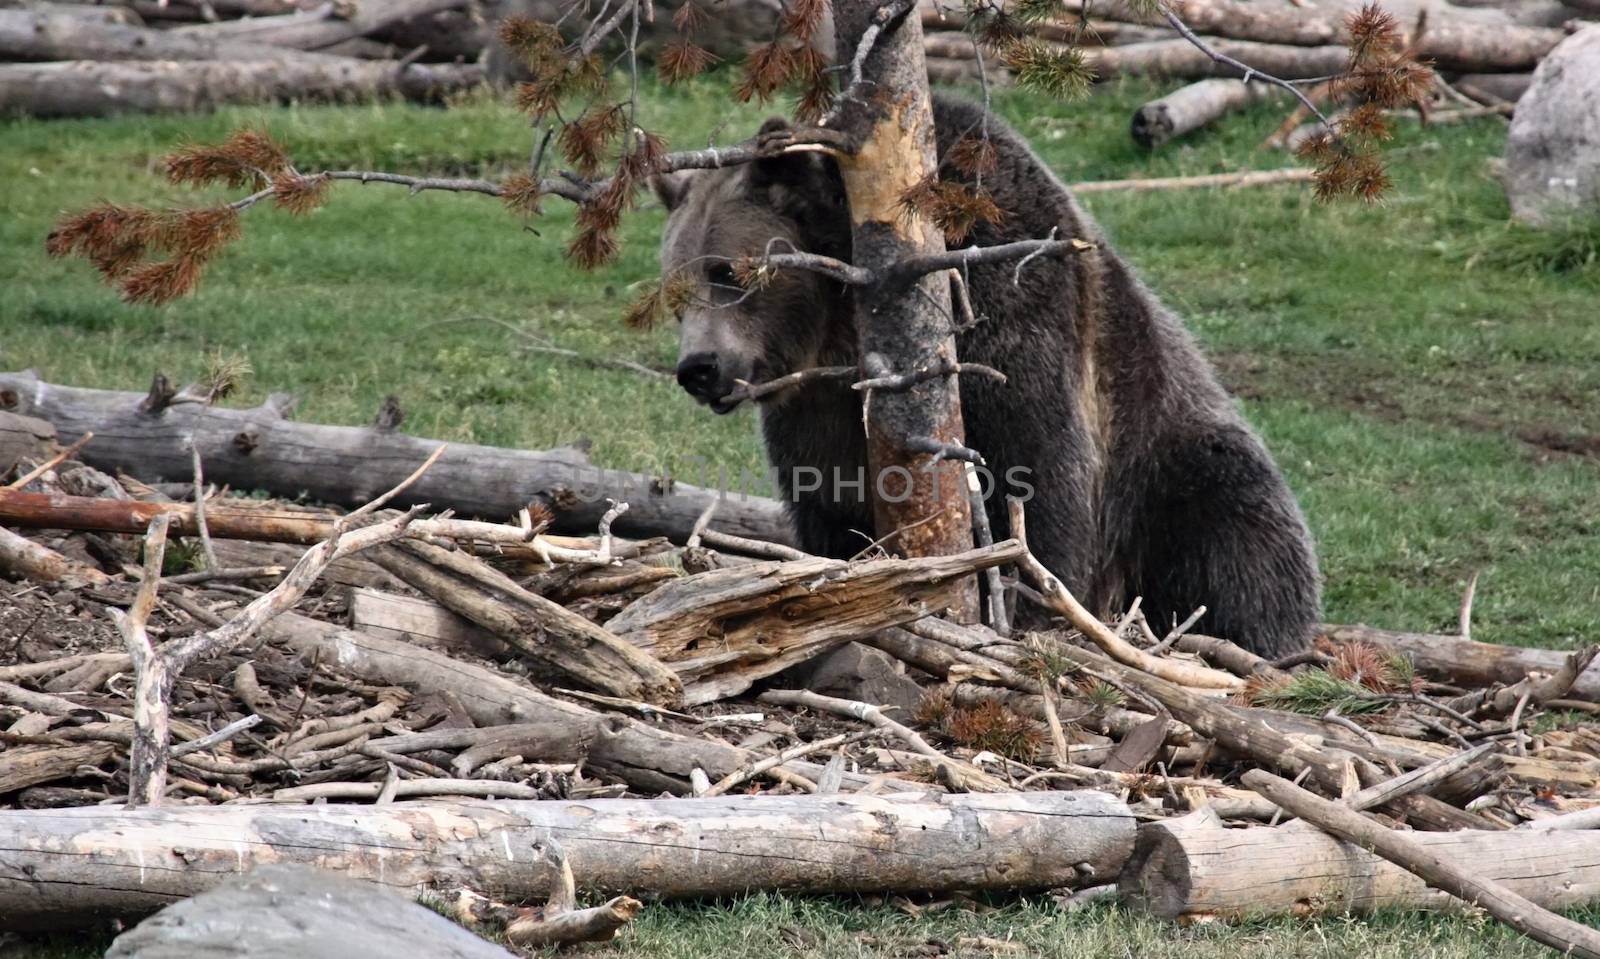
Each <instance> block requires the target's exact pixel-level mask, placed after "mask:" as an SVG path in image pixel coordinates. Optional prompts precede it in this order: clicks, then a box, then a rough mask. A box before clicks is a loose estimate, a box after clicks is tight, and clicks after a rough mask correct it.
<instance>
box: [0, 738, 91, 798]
mask: <svg viewBox="0 0 1600 959" xmlns="http://www.w3.org/2000/svg"><path fill="white" fill-rule="evenodd" d="M113 752H115V747H113V746H112V745H111V744H110V743H82V744H79V745H74V746H13V747H11V748H10V749H7V750H5V751H4V752H0V796H3V795H5V794H6V793H13V792H16V791H17V790H19V789H26V788H27V787H29V786H32V785H35V784H38V783H48V782H55V781H56V780H58V779H66V778H67V777H69V776H71V775H73V774H74V773H75V772H76V771H77V770H78V768H79V767H81V766H99V765H100V764H101V763H104V762H105V761H107V760H108V759H110V758H111V756H112V753H113Z"/></svg>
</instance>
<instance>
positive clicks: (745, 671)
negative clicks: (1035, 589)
mask: <svg viewBox="0 0 1600 959" xmlns="http://www.w3.org/2000/svg"><path fill="white" fill-rule="evenodd" d="M1022 553H1023V549H1022V546H1021V544H1020V543H1018V542H1017V541H1015V540H1006V541H1005V542H1002V543H997V544H995V545H994V546H990V547H987V548H983V549H973V550H968V551H966V552H964V553H958V554H956V555H954V556H928V557H920V558H916V559H883V560H869V561H866V562H854V563H850V562H845V561H843V560H836V559H822V558H818V557H812V558H809V559H803V560H793V561H790V562H765V563H751V564H748V565H745V566H734V567H730V568H727V569H716V570H711V571H710V572H705V573H700V574H698V575H695V576H690V577H685V578H683V579H678V580H674V581H672V582H669V583H667V584H666V585H665V586H662V587H660V588H659V589H657V590H655V591H654V592H652V593H650V594H649V595H647V596H645V597H643V598H642V599H639V600H636V601H635V602H633V603H632V604H630V605H629V606H628V607H626V608H625V609H623V611H622V612H620V613H618V614H617V615H616V616H615V617H613V618H612V619H611V620H610V621H609V622H608V623H607V624H606V626H607V628H608V629H610V630H611V631H612V632H614V633H616V634H617V635H619V636H621V637H622V638H623V639H625V640H627V641H628V642H631V643H633V644H634V645H636V646H638V647H639V648H641V649H643V650H645V651H646V652H648V653H650V654H651V655H653V656H655V657H656V658H657V659H659V660H661V661H662V662H664V663H666V664H667V665H668V666H670V667H671V668H672V669H673V670H674V671H676V672H677V673H678V675H679V676H680V677H681V678H682V679H683V681H684V701H685V702H686V703H689V704H690V705H695V704H700V703H707V702H713V701H715V700H718V699H725V698H727V697H729V696H733V695H736V694H738V693H741V692H743V691H744V690H746V689H749V688H750V686H751V685H753V684H754V683H755V682H756V681H757V680H759V679H764V678H765V677H767V676H771V675H773V674H775V673H778V672H781V671H782V670H784V669H787V668H789V667H790V666H793V665H796V664H797V663H800V662H804V661H805V660H807V659H810V658H812V657H814V656H817V655H818V654H820V653H822V652H824V651H825V650H828V649H831V648H833V647H836V646H842V645H844V644H845V643H847V642H850V641H852V640H856V639H864V638H866V637H868V636H871V635H873V634H874V633H877V632H878V631H880V630H882V629H885V628H888V627H890V626H898V625H900V624H902V623H907V622H910V621H912V620H914V619H920V618H922V617H924V616H926V615H927V614H928V612H929V611H931V610H935V609H940V608H942V607H943V605H944V604H945V603H947V602H948V601H949V596H950V595H951V590H952V589H953V588H954V587H955V586H956V584H958V583H960V582H962V581H963V580H967V579H969V578H970V577H971V576H972V574H973V573H974V572H977V571H978V570H981V569H987V568H989V567H991V566H999V565H1002V564H1004V563H1009V562H1012V561H1014V560H1016V559H1017V558H1018V557H1020V556H1021V555H1022Z"/></svg>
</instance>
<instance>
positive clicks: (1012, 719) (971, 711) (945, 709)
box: [913, 688, 1044, 762]
mask: <svg viewBox="0 0 1600 959" xmlns="http://www.w3.org/2000/svg"><path fill="white" fill-rule="evenodd" d="M913 718H914V719H915V720H916V722H917V723H918V725H921V726H923V727H925V728H927V729H931V730H934V731H935V732H937V733H938V734H939V735H941V736H943V737H945V738H946V739H949V740H950V741H951V742H953V743H956V744H957V745H959V746H966V747H968V748H969V749H976V750H979V751H983V752H991V753H994V754H996V755H998V756H1004V757H1006V758H1008V759H1015V760H1017V761H1019V762H1028V761H1031V760H1032V759H1033V758H1034V757H1035V756H1036V755H1037V754H1038V752H1039V748H1040V747H1041V746H1043V745H1044V730H1042V729H1040V728H1039V724H1038V723H1036V722H1034V721H1033V720H1031V719H1029V718H1027V717H1026V716H1023V715H1021V714H1020V713H1018V712H1017V711H1016V710H1014V709H1011V708H1009V707H1007V706H1004V705H1002V704H1000V703H997V702H994V701H993V700H984V701H982V702H978V703H974V704H972V705H970V706H967V705H959V704H957V703H956V702H955V700H954V698H953V697H952V696H951V694H950V691H949V689H948V688H938V689H932V690H929V691H928V692H927V693H926V694H924V695H923V697H922V701H921V702H920V703H918V704H917V710H916V713H915V715H914V717H913Z"/></svg>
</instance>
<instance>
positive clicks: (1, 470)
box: [0, 11, 56, 485]
mask: <svg viewBox="0 0 1600 959" xmlns="http://www.w3.org/2000/svg"><path fill="white" fill-rule="evenodd" d="M0 12H3V11H0ZM55 442H56V428H55V427H54V426H51V425H50V424H49V423H47V422H45V421H44V420H41V419H36V418H34V417H32V416H18V415H17V414H15V413H0V485H4V480H5V478H6V477H7V476H9V475H10V474H11V471H12V470H13V469H15V468H16V467H17V465H18V464H20V463H21V462H22V461H24V460H40V461H42V460H44V459H46V458H48V457H49V456H50V451H51V449H52V448H53V447H54V446H55ZM18 472H23V470H18Z"/></svg>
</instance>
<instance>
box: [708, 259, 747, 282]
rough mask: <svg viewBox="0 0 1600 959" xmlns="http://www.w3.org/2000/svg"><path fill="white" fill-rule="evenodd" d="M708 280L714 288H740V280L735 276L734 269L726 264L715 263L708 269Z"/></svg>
mask: <svg viewBox="0 0 1600 959" xmlns="http://www.w3.org/2000/svg"><path fill="white" fill-rule="evenodd" d="M706 279H708V280H710V281H711V285H712V286H738V285H739V280H738V278H736V277H735V276H734V275H733V267H732V266H730V265H728V264H726V263H713V264H711V265H710V266H708V267H706Z"/></svg>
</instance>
